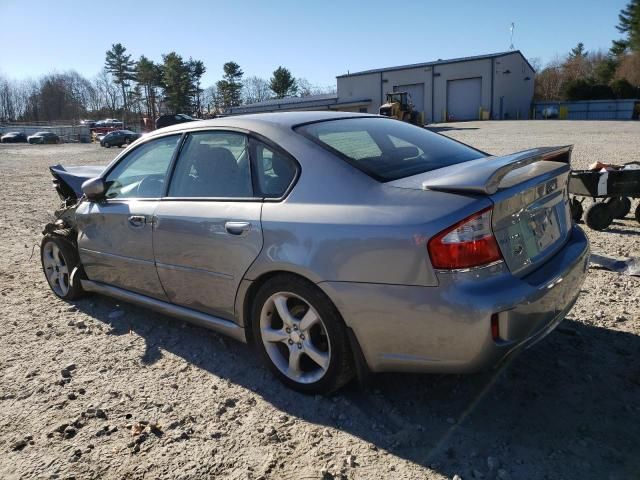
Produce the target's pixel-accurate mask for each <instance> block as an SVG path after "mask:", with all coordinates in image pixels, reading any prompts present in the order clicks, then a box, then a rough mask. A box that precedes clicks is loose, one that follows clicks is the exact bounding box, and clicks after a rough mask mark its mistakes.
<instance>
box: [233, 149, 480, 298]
mask: <svg viewBox="0 0 640 480" xmlns="http://www.w3.org/2000/svg"><path fill="white" fill-rule="evenodd" d="M288 147H289V148H287V150H288V151H289V152H290V153H291V154H293V155H294V157H296V159H298V161H299V163H300V165H301V175H300V178H299V180H298V183H297V184H296V186H295V187H294V189H293V190H292V192H291V193H290V194H289V196H288V197H287V199H286V200H284V201H282V202H266V203H265V204H264V206H263V209H262V228H263V235H264V248H263V250H262V252H261V254H260V256H259V257H258V258H257V259H256V261H255V263H254V264H253V265H252V267H251V268H250V270H249V271H248V272H247V276H246V278H248V279H249V280H254V279H256V278H258V277H259V276H260V275H262V274H264V273H268V272H269V271H274V270H286V271H292V272H295V273H298V274H300V275H303V276H305V277H307V278H309V279H310V280H312V281H314V282H316V283H318V282H322V281H339V282H365V283H382V284H396V285H421V286H434V285H437V278H436V274H435V272H434V270H433V268H432V267H431V263H430V261H429V255H428V251H427V241H428V240H429V238H431V236H433V235H434V234H435V233H437V232H439V231H441V230H442V229H444V228H446V227H448V226H450V225H451V224H453V223H455V222H456V221H458V220H460V219H462V218H464V217H465V216H468V215H470V214H472V213H474V212H476V211H478V210H480V209H482V208H484V207H486V206H488V205H490V201H489V200H487V199H486V198H479V197H474V196H470V195H455V194H449V193H443V192H433V191H424V190H414V189H410V188H397V187H392V186H388V185H385V184H383V183H380V182H378V181H376V180H373V179H372V178H370V177H368V176H367V175H365V174H364V173H362V172H360V171H359V170H357V169H355V168H354V167H352V166H351V165H349V164H347V163H346V162H344V161H343V160H341V159H340V158H337V157H335V156H333V155H332V154H329V153H327V152H325V151H324V150H323V149H321V148H320V147H318V146H317V145H315V144H313V143H312V142H309V141H308V140H306V139H304V138H303V137H300V140H299V142H298V143H297V144H296V145H295V148H292V146H291V145H288Z"/></svg>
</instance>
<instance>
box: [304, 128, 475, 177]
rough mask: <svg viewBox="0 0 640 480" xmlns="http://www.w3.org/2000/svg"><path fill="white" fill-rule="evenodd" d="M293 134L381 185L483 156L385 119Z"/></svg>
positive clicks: (418, 129)
mask: <svg viewBox="0 0 640 480" xmlns="http://www.w3.org/2000/svg"><path fill="white" fill-rule="evenodd" d="M296 130H297V131H298V132H300V133H302V134H303V135H305V136H306V137H308V138H310V139H311V140H313V141H315V142H316V143H318V144H320V145H321V146H323V147H325V148H326V149H327V150H329V151H332V152H333V153H336V154H338V155H339V156H341V157H343V158H344V159H346V160H347V161H348V162H349V163H351V164H352V165H354V166H355V167H356V168H359V169H360V170H362V171H363V172H365V173H367V174H368V175H370V176H371V177H373V178H375V179H377V180H380V181H383V182H387V181H391V180H396V179H398V178H404V177H410V176H411V175H417V174H419V173H424V172H429V171H431V170H435V169H437V168H442V167H448V166H449V165H454V164H456V163H462V162H466V161H469V160H474V159H477V158H482V157H484V156H485V155H484V154H483V153H482V152H480V151H478V150H474V149H473V148H471V147H468V146H466V145H463V144H461V143H458V142H456V141H454V140H451V139H449V138H447V137H444V136H442V135H438V134H437V133H433V132H430V131H429V130H425V129H424V128H420V127H416V126H414V125H410V124H408V123H405V122H400V121H398V120H390V119H385V118H371V117H369V118H347V119H342V120H330V121H326V122H318V123H311V124H307V125H303V126H300V127H298V128H297V129H296Z"/></svg>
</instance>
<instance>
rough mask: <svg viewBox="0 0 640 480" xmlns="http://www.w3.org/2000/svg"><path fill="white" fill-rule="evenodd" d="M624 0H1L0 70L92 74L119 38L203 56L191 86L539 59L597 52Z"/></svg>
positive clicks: (158, 53)
mask: <svg viewBox="0 0 640 480" xmlns="http://www.w3.org/2000/svg"><path fill="white" fill-rule="evenodd" d="M627 1H628V0H604V1H603V0H537V1H531V0H512V1H503V0H483V1H472V0H448V1H432V0H422V1H419V0H416V1H414V0H403V1H399V2H389V1H386V2H383V1H378V0H369V1H364V0H363V1H351V0H342V1H339V0H321V1H308V0H298V1H293V0H282V1H281V0H262V1H259V0H235V1H226V0H209V1H206V0H153V1H148V0H134V1H132V2H128V1H115V2H91V1H86V0H76V1H71V0H53V1H40V0H30V1H28V2H27V1H24V0H0V46H1V47H2V50H1V52H0V74H1V75H4V76H6V77H9V78H13V79H22V78H29V77H31V78H37V77H38V76H40V75H42V74H44V73H48V72H51V71H58V72H63V71H67V70H76V71H77V72H79V73H81V74H83V75H85V76H87V77H89V78H91V77H93V76H94V75H96V74H97V73H98V72H99V71H100V70H101V69H102V67H103V66H104V58H105V52H106V50H108V49H109V48H110V47H111V45H112V44H113V43H118V42H119V43H122V44H123V45H124V46H125V47H126V48H127V51H128V52H129V53H131V54H132V56H133V58H135V59H137V58H138V57H139V56H140V55H146V56H147V57H149V58H151V59H153V60H155V61H161V60H162V54H163V53H165V54H166V53H168V52H170V51H176V52H177V53H178V54H180V55H182V56H183V57H184V58H185V59H188V58H189V57H193V58H194V59H197V60H202V61H203V62H204V63H205V66H206V68H207V72H206V74H205V75H204V77H203V81H202V85H204V86H208V85H211V84H213V83H215V82H216V81H217V80H219V79H220V77H221V76H222V65H223V64H224V63H225V62H227V61H230V60H233V61H235V62H236V63H238V64H239V65H240V66H241V68H242V69H243V71H244V72H245V76H249V75H257V76H260V77H263V78H269V77H270V76H271V73H272V72H273V70H275V69H276V68H277V67H278V66H280V65H282V66H285V67H287V68H288V69H289V70H290V71H291V72H292V73H293V75H294V76H296V77H304V78H306V79H308V80H309V81H310V82H311V83H312V84H315V85H319V86H330V85H333V84H335V77H336V75H341V74H343V73H347V72H348V71H351V72H356V71H359V70H366V69H370V68H379V67H389V66H395V65H403V64H409V63H419V62H426V61H431V60H437V59H439V58H441V59H447V58H457V57H464V56H471V55H482V54H485V53H494V52H502V51H506V50H508V49H509V46H510V43H511V40H510V33H509V27H510V25H511V22H513V23H515V31H514V36H513V44H514V46H515V48H516V49H519V50H521V51H522V53H523V54H524V55H525V56H526V57H527V58H529V59H531V58H538V59H540V60H541V61H542V63H543V64H544V63H546V62H548V61H549V60H552V59H553V58H554V57H555V55H558V54H559V55H563V54H566V53H567V52H568V51H569V50H570V49H571V48H572V47H574V46H575V45H576V44H577V43H578V42H583V43H584V44H585V46H586V49H587V50H598V49H603V50H607V49H608V48H609V46H610V45H611V40H613V39H614V38H619V37H620V34H619V33H618V32H617V30H616V29H615V25H616V24H617V22H618V13H619V11H620V9H621V8H623V7H624V5H625V4H626V3H627Z"/></svg>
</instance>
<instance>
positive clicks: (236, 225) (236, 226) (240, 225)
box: [224, 222, 251, 235]
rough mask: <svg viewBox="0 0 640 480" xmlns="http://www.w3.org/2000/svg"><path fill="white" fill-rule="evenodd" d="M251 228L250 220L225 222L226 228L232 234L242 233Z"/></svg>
mask: <svg viewBox="0 0 640 480" xmlns="http://www.w3.org/2000/svg"><path fill="white" fill-rule="evenodd" d="M250 228H251V224H250V223H249V222H227V223H225V224H224V229H225V230H226V231H227V232H228V233H230V234H231V235H242V234H243V233H246V232H248V231H249V229H250Z"/></svg>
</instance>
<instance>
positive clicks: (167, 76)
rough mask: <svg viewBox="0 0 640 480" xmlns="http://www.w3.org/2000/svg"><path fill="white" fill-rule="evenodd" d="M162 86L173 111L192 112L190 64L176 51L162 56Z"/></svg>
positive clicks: (166, 100) (167, 103)
mask: <svg viewBox="0 0 640 480" xmlns="http://www.w3.org/2000/svg"><path fill="white" fill-rule="evenodd" d="M162 60H163V65H162V88H163V89H164V96H165V102H166V105H167V107H168V108H169V110H170V111H171V113H174V114H175V113H190V112H191V96H190V93H191V75H190V71H189V65H188V64H187V63H185V62H184V60H182V57H181V56H180V55H178V54H177V53H176V52H171V53H168V54H167V55H163V56H162Z"/></svg>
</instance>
